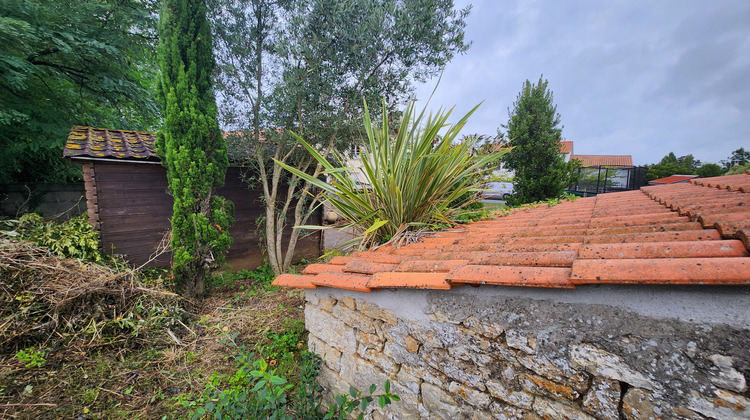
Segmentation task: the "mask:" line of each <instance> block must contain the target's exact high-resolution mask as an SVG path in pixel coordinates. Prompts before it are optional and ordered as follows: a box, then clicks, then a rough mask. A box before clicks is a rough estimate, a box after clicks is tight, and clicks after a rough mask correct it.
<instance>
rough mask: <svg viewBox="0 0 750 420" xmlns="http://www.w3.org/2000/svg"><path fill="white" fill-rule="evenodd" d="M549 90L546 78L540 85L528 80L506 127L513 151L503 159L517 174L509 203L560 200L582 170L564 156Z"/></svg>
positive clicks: (555, 112)
mask: <svg viewBox="0 0 750 420" xmlns="http://www.w3.org/2000/svg"><path fill="white" fill-rule="evenodd" d="M547 86H548V82H547V81H546V80H544V79H543V78H542V77H540V78H539V81H538V82H537V83H536V84H533V83H531V82H530V81H528V80H527V81H526V82H525V83H524V85H523V88H522V89H521V92H520V93H519V94H518V96H517V97H516V101H515V102H514V103H513V109H512V110H509V120H508V124H507V125H506V126H504V127H505V128H506V129H507V137H508V143H507V144H508V145H509V146H511V147H513V150H512V151H511V152H510V153H508V154H506V155H505V156H504V157H503V162H504V164H505V166H506V168H507V169H510V170H513V171H514V172H515V177H514V178H513V190H514V191H513V194H512V195H511V196H510V198H509V199H508V203H509V204H512V205H518V204H525V203H531V202H534V201H540V200H546V199H548V198H557V197H560V196H561V195H562V193H563V191H564V190H565V188H566V187H568V186H569V185H571V184H572V183H573V181H574V173H575V172H576V171H577V169H578V168H579V167H580V164H579V163H578V162H577V161H571V162H565V159H564V157H563V155H562V154H561V153H560V140H561V138H562V129H561V128H560V127H559V125H560V114H558V113H557V106H556V105H555V104H554V102H553V96H552V91H550V90H549V89H548V88H547Z"/></svg>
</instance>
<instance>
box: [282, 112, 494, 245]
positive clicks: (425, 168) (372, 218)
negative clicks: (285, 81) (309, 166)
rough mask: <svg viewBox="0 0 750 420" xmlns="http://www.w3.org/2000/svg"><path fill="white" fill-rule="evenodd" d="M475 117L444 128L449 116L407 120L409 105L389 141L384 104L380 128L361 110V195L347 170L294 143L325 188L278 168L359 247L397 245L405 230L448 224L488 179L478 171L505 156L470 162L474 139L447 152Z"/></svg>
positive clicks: (486, 171)
mask: <svg viewBox="0 0 750 420" xmlns="http://www.w3.org/2000/svg"><path fill="white" fill-rule="evenodd" d="M475 110H476V107H475V108H474V109H473V110H471V111H470V112H469V113H468V114H466V115H465V116H464V117H463V118H461V119H460V120H459V121H458V122H457V123H456V124H454V125H451V126H449V127H448V124H447V120H448V118H449V117H450V114H451V111H448V112H442V111H440V112H438V114H437V115H435V116H433V115H430V116H429V117H426V118H425V113H424V111H422V112H421V113H420V114H419V115H416V114H415V113H414V104H413V103H411V104H409V106H407V108H406V110H405V111H404V115H403V119H402V120H401V124H400V126H399V127H398V130H397V131H396V134H395V135H393V134H392V133H393V132H392V130H391V129H390V127H389V121H388V117H387V112H386V108H385V104H384V105H383V113H382V122H381V123H380V124H378V123H373V122H372V121H371V120H370V113H369V110H368V109H367V105H366V104H365V114H364V126H365V132H366V133H367V139H366V141H365V144H364V146H363V147H362V149H361V154H362V165H363V168H362V172H363V174H364V180H365V183H366V184H367V186H366V188H361V187H360V186H359V185H358V183H357V182H356V181H355V179H356V178H355V175H354V174H353V172H352V171H353V170H352V169H350V168H335V167H334V166H333V165H331V164H330V163H328V162H327V161H326V159H325V158H324V157H323V156H322V155H321V154H320V153H318V152H317V151H316V150H315V148H314V147H312V146H311V145H310V144H308V143H307V142H306V141H304V140H303V139H302V138H301V137H298V140H299V142H300V143H301V144H302V145H303V146H304V147H305V148H306V149H307V150H308V152H310V154H311V155H312V156H314V157H315V159H316V160H317V161H318V162H320V164H321V165H323V166H324V167H325V169H326V170H325V172H324V173H325V174H328V175H329V176H330V177H331V178H332V181H331V182H330V183H326V182H323V181H321V180H319V179H317V178H315V177H312V176H310V175H308V174H306V173H304V172H301V171H300V170H298V169H296V168H293V167H291V166H289V165H285V164H283V163H281V162H278V163H279V164H280V165H281V166H283V167H284V168H285V169H287V170H289V171H290V172H292V173H293V174H295V175H296V176H298V177H300V178H302V179H304V180H305V181H307V182H310V183H311V184H313V185H315V186H316V187H318V188H320V189H322V190H323V191H325V192H326V193H327V194H328V203H329V205H331V206H332V207H333V208H335V209H336V211H337V212H338V213H339V214H340V215H341V216H342V217H343V218H344V220H346V221H347V224H346V226H345V227H353V228H354V229H355V230H357V231H358V232H359V233H360V234H362V235H363V238H362V244H361V245H362V246H365V245H368V244H378V243H382V242H383V241H385V240H386V238H390V240H398V239H400V237H402V236H403V235H405V234H406V233H407V232H408V231H410V230H416V229H422V228H427V227H429V226H430V225H433V224H437V223H447V224H452V220H451V218H452V217H453V216H454V215H457V214H458V213H459V212H460V211H461V207H458V208H452V207H450V204H451V203H452V202H454V201H455V200H456V199H457V198H458V197H461V196H463V195H464V194H466V193H467V192H474V191H477V190H478V189H480V188H481V186H482V184H483V182H484V181H483V179H484V178H486V177H485V176H483V175H487V176H489V173H490V172H491V170H492V168H491V167H488V166H487V165H486V163H487V162H489V161H491V160H493V159H497V158H498V157H499V155H502V154H503V153H505V152H496V153H493V154H488V155H479V156H476V155H474V154H473V153H472V151H473V149H474V146H475V142H476V138H474V137H469V138H467V139H466V140H464V141H463V142H461V143H458V144H453V140H454V139H456V136H457V135H458V133H459V132H460V131H461V129H462V128H463V126H464V125H465V124H466V121H467V119H468V118H469V116H470V115H471V114H472V113H473V112H474V111H475ZM446 127H448V128H447V130H446V131H445V132H444V133H442V136H439V133H440V131H441V130H442V129H444V128H446ZM463 204H467V203H463Z"/></svg>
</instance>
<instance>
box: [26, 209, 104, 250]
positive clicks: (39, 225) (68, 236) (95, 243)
mask: <svg viewBox="0 0 750 420" xmlns="http://www.w3.org/2000/svg"><path fill="white" fill-rule="evenodd" d="M15 232H16V233H17V234H18V235H19V236H20V239H23V240H27V241H32V242H34V243H35V244H37V245H39V246H43V247H45V248H48V249H49V250H50V251H52V252H53V253H54V254H56V255H58V256H61V257H65V258H80V259H84V260H90V261H102V256H101V254H99V233H97V232H96V231H95V230H94V227H93V226H91V224H90V223H89V221H88V217H87V216H86V215H85V214H83V215H81V216H78V217H75V218H73V219H70V220H68V221H67V222H64V223H55V222H45V221H44V219H42V216H39V215H38V214H36V213H27V214H24V215H23V216H21V218H20V219H19V220H18V225H17V226H16V230H15Z"/></svg>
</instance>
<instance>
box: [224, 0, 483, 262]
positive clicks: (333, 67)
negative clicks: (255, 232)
mask: <svg viewBox="0 0 750 420" xmlns="http://www.w3.org/2000/svg"><path fill="white" fill-rule="evenodd" d="M211 1H212V2H213V5H214V7H213V8H214V10H216V11H217V13H216V17H215V21H214V23H215V25H214V27H215V32H216V34H217V38H218V45H219V49H218V55H217V56H218V61H219V63H220V66H221V69H222V77H221V95H220V96H221V97H222V98H223V102H222V104H223V105H222V106H221V113H222V116H223V121H224V124H225V126H226V128H227V129H229V130H231V131H233V132H235V133H236V134H237V135H236V136H234V138H233V139H231V140H229V142H230V150H236V151H238V152H242V153H246V154H247V153H249V154H250V155H251V158H250V159H249V160H248V161H247V163H248V164H249V165H251V166H252V167H253V168H254V171H253V172H252V173H253V174H257V176H255V180H254V181H255V182H257V183H258V184H260V187H261V188H262V190H263V192H264V200H265V203H266V214H265V219H264V230H265V235H266V238H265V239H266V240H265V243H266V248H267V251H268V257H269V262H270V264H271V266H272V267H273V269H274V271H275V272H276V273H280V272H282V271H286V270H287V269H288V268H289V266H290V264H291V262H292V258H293V252H294V248H295V246H296V242H297V239H298V237H299V234H300V231H299V230H298V229H295V231H294V233H293V234H292V237H291V238H290V239H289V240H288V241H284V244H285V245H286V249H282V232H283V229H284V227H285V226H287V225H288V224H290V222H288V221H287V219H293V222H291V223H294V225H302V224H304V223H305V221H306V220H307V218H308V217H309V215H310V214H311V211H312V209H314V207H315V205H316V203H317V198H313V199H310V194H309V193H310V191H311V190H310V186H311V185H310V183H308V182H302V181H301V180H300V179H299V178H298V177H296V176H294V175H292V176H287V175H284V170H283V168H282V167H281V166H280V165H278V164H277V163H273V161H272V160H271V158H274V159H276V160H277V161H279V162H283V163H285V164H288V165H290V166H292V167H295V168H297V169H299V170H301V171H302V172H305V173H309V174H312V175H314V176H315V177H318V176H320V175H321V172H322V170H323V167H322V166H321V165H320V164H319V163H318V162H316V161H315V160H314V159H313V158H312V156H310V155H309V154H307V153H301V152H303V150H302V149H301V148H299V147H297V142H296V140H295V139H294V137H293V136H291V135H290V130H293V131H294V132H295V133H296V134H299V135H300V136H302V137H303V138H304V139H305V140H306V141H307V142H308V143H309V144H311V145H313V146H314V147H315V148H316V149H317V150H320V151H322V152H323V153H324V155H327V154H328V152H329V151H330V150H332V149H338V150H346V149H348V148H350V145H351V144H353V143H356V142H358V141H360V140H359V139H360V137H361V133H360V132H359V129H358V121H359V119H360V115H361V113H362V104H363V99H367V100H368V101H370V103H379V102H381V100H382V98H385V101H386V107H385V112H386V113H388V115H389V118H393V119H395V118H398V115H399V113H398V106H399V105H400V104H402V103H404V102H405V99H406V98H407V97H408V95H409V94H410V93H411V92H412V90H413V85H412V83H413V82H414V81H415V80H426V79H427V78H429V77H432V76H434V75H436V74H438V73H439V72H440V71H441V70H442V69H443V68H444V66H445V65H446V63H447V62H448V61H450V59H451V58H452V57H453V56H454V55H455V54H458V53H462V52H464V51H465V50H466V49H467V48H468V44H466V43H465V42H464V31H463V28H464V26H465V18H466V16H467V14H468V12H469V10H468V9H466V10H455V9H454V8H453V2H452V1H450V0H448V1H446V0H415V1H409V2H403V1H398V0H377V1H370V0H351V1H346V2H342V1H337V0H279V1H276V2H269V1H258V0H211ZM300 198H301V199H300Z"/></svg>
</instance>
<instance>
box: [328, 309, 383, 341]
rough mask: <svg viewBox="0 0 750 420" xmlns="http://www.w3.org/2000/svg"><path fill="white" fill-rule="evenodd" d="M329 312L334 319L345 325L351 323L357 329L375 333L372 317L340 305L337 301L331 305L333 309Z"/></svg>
mask: <svg viewBox="0 0 750 420" xmlns="http://www.w3.org/2000/svg"><path fill="white" fill-rule="evenodd" d="M331 314H332V315H333V316H334V317H335V318H336V319H338V320H340V321H343V322H344V323H345V324H347V325H351V326H352V327H354V328H356V329H358V330H359V331H362V332H365V333H368V334H374V333H375V324H373V322H372V319H370V318H368V317H366V316H364V315H362V314H361V313H359V312H357V311H355V310H353V309H350V308H348V307H347V306H346V305H342V304H341V303H339V304H338V305H336V306H334V307H333V311H331Z"/></svg>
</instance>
